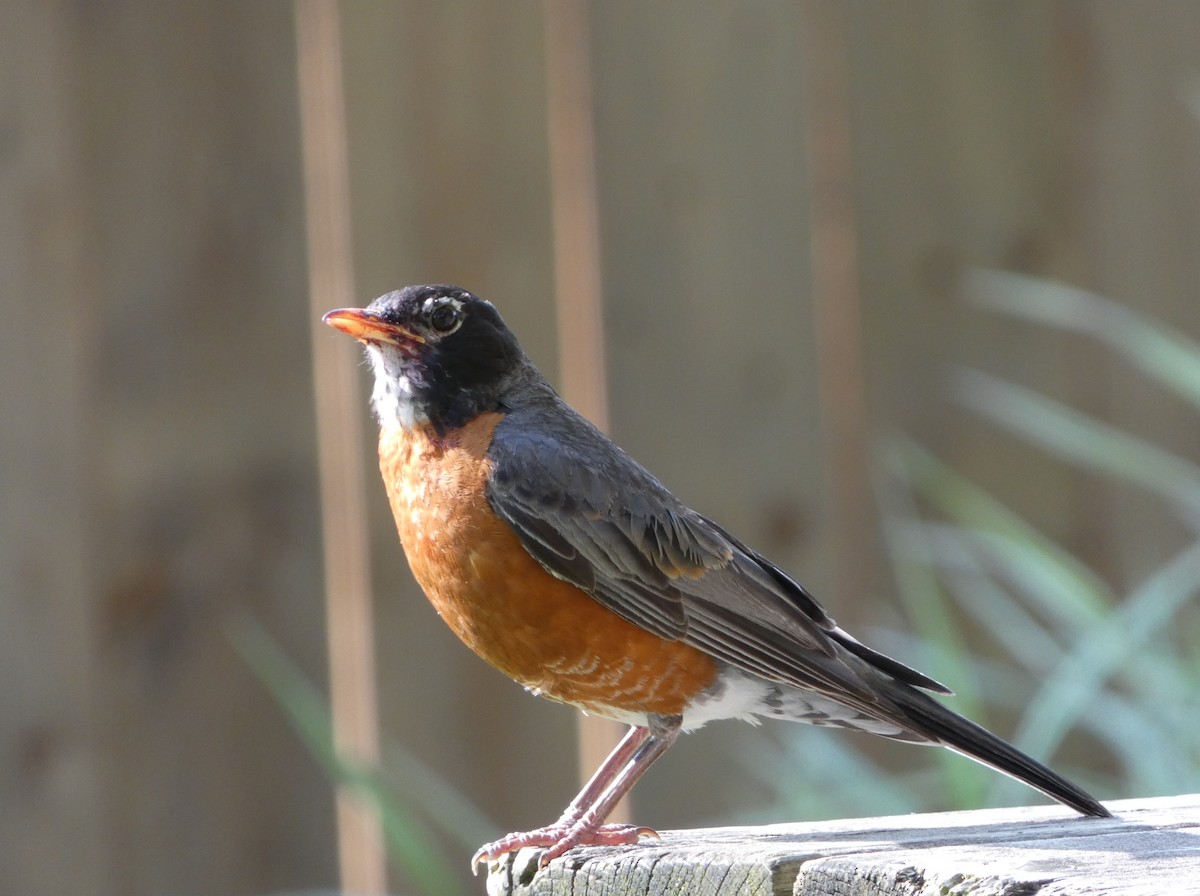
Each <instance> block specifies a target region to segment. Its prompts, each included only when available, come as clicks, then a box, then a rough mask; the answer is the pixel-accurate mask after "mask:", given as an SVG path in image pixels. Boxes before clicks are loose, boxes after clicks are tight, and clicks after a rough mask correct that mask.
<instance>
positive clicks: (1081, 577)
mask: <svg viewBox="0 0 1200 896" xmlns="http://www.w3.org/2000/svg"><path fill="white" fill-rule="evenodd" d="M967 291H968V294H969V296H970V298H971V300H972V302H973V303H974V304H975V306H976V307H978V308H980V309H983V310H986V311H988V312H991V313H996V314H1004V315H1007V316H1010V317H1013V318H1017V319H1021V320H1025V321H1028V322H1030V323H1033V324H1036V325H1038V326H1042V327H1054V328H1058V329H1062V330H1069V331H1073V332H1075V333H1078V334H1082V335H1084V336H1088V337H1091V338H1094V339H1096V340H1098V341H1099V342H1100V343H1101V344H1103V345H1105V346H1106V347H1108V348H1110V349H1111V350H1112V351H1113V352H1114V353H1115V356H1116V357H1117V358H1119V359H1121V360H1122V361H1123V362H1124V363H1126V364H1128V365H1129V366H1131V367H1132V368H1133V369H1134V370H1136V371H1139V372H1140V373H1141V374H1143V375H1144V376H1145V377H1146V378H1147V379H1148V381H1149V385H1150V386H1152V387H1155V388H1162V389H1166V390H1168V391H1169V392H1170V393H1172V394H1174V395H1175V396H1177V397H1178V398H1179V399H1182V400H1183V401H1184V402H1186V403H1187V404H1189V405H1190V406H1192V407H1193V408H1196V409H1200V344H1197V343H1196V342H1193V341H1191V340H1189V339H1187V338H1186V337H1184V336H1181V335H1180V334H1178V333H1174V332H1171V331H1170V330H1168V329H1166V328H1165V327H1162V326H1160V325H1158V324H1157V323H1155V322H1153V321H1150V320H1148V319H1146V318H1144V317H1142V316H1140V315H1138V314H1135V313H1134V312H1132V311H1130V310H1128V309H1126V308H1123V307H1121V306H1120V305H1117V304H1115V303H1113V302H1111V301H1109V300H1107V299H1103V298H1101V297H1099V296H1095V295H1092V294H1090V293H1087V292H1084V291H1082V290H1078V289H1073V288H1071V287H1067V286H1064V285H1061V284H1057V283H1051V282H1047V281H1043V280H1037V279H1033V278H1029V277H1023V276H1018V275H1015V274H1009V273H1002V272H995V271H980V272H975V273H974V274H972V275H971V276H970V277H969V278H968V280H967ZM954 386H955V393H956V395H957V397H958V398H959V399H960V400H961V401H962V402H963V403H964V405H965V406H966V407H967V408H969V409H970V410H972V411H973V412H975V413H977V414H979V415H981V416H982V417H984V418H986V419H988V420H990V421H991V422H992V423H994V424H996V425H998V426H1000V427H1001V428H1003V429H1004V430H1006V431H1008V432H1009V433H1011V434H1013V435H1015V436H1017V437H1019V438H1021V439H1024V440H1026V441H1028V442H1030V443H1032V444H1034V445H1036V446H1039V447H1041V448H1042V449H1044V450H1046V451H1049V452H1052V453H1053V454H1055V455H1057V456H1058V457H1059V458H1061V459H1062V460H1063V461H1064V462H1066V463H1069V464H1071V465H1074V466H1076V467H1078V468H1080V469H1086V470H1089V471H1092V472H1093V473H1094V474H1097V475H1100V476H1104V477H1109V478H1111V479H1113V480H1118V481H1121V482H1124V483H1128V484H1132V485H1133V486H1135V487H1137V488H1139V489H1142V490H1144V491H1146V492H1148V493H1149V494H1150V495H1151V496H1153V497H1154V498H1156V499H1157V500H1158V501H1159V502H1160V503H1161V505H1162V507H1163V511H1164V514H1165V515H1167V516H1169V517H1174V518H1177V519H1179V520H1181V521H1182V522H1183V524H1184V525H1183V527H1182V529H1183V533H1184V534H1183V537H1182V541H1183V542H1185V546H1184V547H1183V548H1182V549H1181V550H1178V551H1177V552H1176V553H1175V554H1174V555H1173V556H1170V557H1169V558H1168V559H1166V560H1165V562H1161V565H1159V566H1158V567H1157V568H1155V569H1152V570H1151V571H1150V572H1149V573H1148V574H1146V575H1145V576H1144V577H1143V578H1142V580H1141V581H1140V582H1137V583H1135V584H1134V585H1133V586H1132V587H1130V588H1128V589H1124V590H1125V593H1123V594H1122V593H1119V589H1117V588H1114V587H1113V586H1112V585H1111V584H1109V583H1107V582H1105V581H1104V580H1103V578H1102V577H1101V576H1100V575H1099V574H1098V573H1096V572H1095V571H1093V570H1091V569H1089V568H1088V567H1087V565H1086V564H1085V563H1083V562H1082V561H1081V560H1079V559H1078V558H1077V557H1075V556H1073V555H1072V554H1071V553H1070V552H1068V551H1067V550H1065V549H1063V548H1062V547H1061V546H1059V545H1057V544H1055V543H1054V542H1053V541H1052V540H1050V539H1048V538H1047V537H1046V536H1045V535H1043V534H1042V533H1040V532H1038V531H1037V530H1036V529H1035V528H1034V527H1033V526H1031V525H1030V524H1029V523H1027V522H1026V521H1025V520H1023V519H1022V518H1021V517H1020V516H1019V515H1017V514H1016V513H1014V512H1013V511H1012V510H1010V509H1009V508H1007V507H1006V506H1004V504H1003V503H1001V502H1000V501H999V500H997V499H996V498H995V497H993V496H991V495H989V494H987V493H986V492H985V491H983V490H982V489H981V488H979V487H978V486H977V485H975V484H973V483H972V482H970V481H969V480H968V479H966V478H964V477H963V476H961V475H959V474H958V473H956V472H955V471H954V470H953V469H951V468H950V467H949V466H947V465H946V464H944V463H942V462H941V461H940V460H939V459H938V458H936V457H935V456H934V455H933V454H931V453H930V452H929V451H927V450H925V449H924V448H923V447H921V446H920V445H918V444H917V443H915V442H913V441H912V440H910V439H907V438H903V437H895V438H892V439H890V440H888V442H887V444H886V445H885V446H884V450H883V462H882V465H881V466H882V468H883V474H884V475H883V476H882V477H881V482H882V485H881V488H880V489H879V496H880V505H881V511H882V518H883V524H884V533H885V541H886V544H887V547H888V551H889V555H890V558H891V562H892V567H893V570H894V573H895V578H896V582H897V586H898V591H899V594H900V598H901V602H902V604H903V606H904V609H905V612H906V616H907V618H908V624H909V626H910V627H911V629H912V630H913V631H914V632H915V633H916V634H915V637H914V638H912V639H909V640H907V643H906V639H905V637H904V636H900V635H897V634H896V633H890V634H889V633H884V635H883V640H884V641H885V642H886V643H885V646H886V647H888V648H889V649H892V650H894V651H896V652H897V653H899V654H900V655H901V656H903V657H906V658H909V659H912V660H914V662H915V663H916V665H917V666H918V667H920V668H922V669H924V670H925V671H928V672H930V673H931V674H932V675H933V676H934V677H935V678H939V679H941V680H943V681H947V682H949V683H951V684H952V685H954V686H955V687H956V689H957V690H958V691H959V695H958V697H957V698H955V699H954V700H953V701H952V704H951V705H952V706H953V707H954V708H955V709H956V710H958V711H961V712H963V713H964V714H965V715H968V716H970V717H972V718H974V719H976V720H977V721H980V722H981V723H983V724H988V720H989V716H994V715H997V714H998V713H1000V712H1003V713H1005V714H1007V715H1009V716H1010V717H1011V716H1012V715H1014V714H1015V715H1016V716H1017V717H1018V718H1019V722H1018V724H1017V727H1016V730H1015V733H1014V734H1013V735H1012V737H1011V739H1012V740H1013V742H1014V743H1016V744H1017V745H1018V746H1019V747H1021V748H1022V749H1024V750H1026V751H1027V752H1029V753H1031V754H1032V755H1034V756H1036V757H1039V758H1041V759H1043V760H1046V761H1048V762H1050V763H1051V764H1053V765H1054V766H1055V767H1056V768H1058V769H1060V770H1061V771H1063V772H1064V773H1066V774H1067V775H1069V776H1071V777H1073V778H1076V779H1077V780H1079V781H1080V782H1081V783H1082V784H1084V785H1085V786H1087V787H1089V788H1093V789H1094V790H1095V791H1096V792H1097V793H1098V794H1099V795H1100V796H1102V797H1112V796H1117V795H1121V796H1150V795H1155V794H1163V793H1171V792H1178V791H1179V790H1180V789H1181V788H1186V787H1188V786H1192V785H1194V782H1195V780H1196V778H1197V774H1198V772H1200V724H1197V722H1196V721H1195V719H1196V718H1197V709H1200V706H1198V705H1197V697H1196V694H1197V693H1200V689H1198V685H1200V663H1197V658H1198V657H1197V648H1196V645H1197V644H1198V643H1200V618H1198V615H1197V612H1196V609H1195V606H1194V605H1195V598H1196V595H1197V592H1198V591H1200V538H1197V533H1196V527H1197V521H1200V466H1197V464H1195V463H1194V462H1193V461H1192V460H1190V459H1186V458H1183V457H1180V456H1178V455H1176V454H1173V453H1171V452H1169V451H1168V450H1166V449H1164V448H1162V447H1160V446H1158V445H1156V444H1153V443H1152V442H1150V441H1148V440H1146V439H1144V438H1142V437H1141V436H1138V435H1136V434H1134V433H1131V432H1128V431H1126V430H1124V429H1122V428H1120V427H1119V426H1117V425H1115V424H1113V423H1110V422H1105V421H1101V420H1098V419H1096V418H1094V417H1092V416H1090V415H1088V414H1085V413H1083V412H1081V411H1079V410H1078V409H1075V408H1072V407H1070V406H1067V405H1064V404H1061V403H1059V402H1057V401H1054V400H1052V399H1050V398H1048V397H1046V396H1044V395H1041V394H1038V393H1037V392H1034V391H1032V390H1030V389H1028V388H1025V387H1022V386H1017V385H1014V384H1012V383H1008V382H1004V381H1002V380H1000V379H997V378H996V377H994V376H992V375H990V374H986V373H983V372H981V371H977V370H964V371H959V372H958V373H957V374H956V376H955V382H954ZM1189 537H1190V538H1191V543H1190V544H1188V543H1186V542H1187V541H1188V538H1189ZM966 629H969V630H971V631H972V632H975V633H979V632H986V633H988V636H989V637H991V638H992V639H994V644H993V645H991V649H992V652H993V653H998V654H999V655H1000V656H1001V657H1002V659H1001V660H999V661H996V662H991V663H988V662H986V661H981V660H979V659H977V658H976V657H977V655H978V653H979V652H980V651H973V650H972V649H971V647H970V645H969V644H968V638H967V635H966V634H964V630H966ZM984 652H986V651H984ZM980 682H987V683H988V686H987V687H986V688H983V687H980V686H979V683H980ZM1018 695H1020V696H1018ZM1070 732H1079V734H1080V736H1081V737H1088V738H1090V739H1091V741H1092V743H1093V745H1094V746H1097V747H1099V749H1098V750H1096V749H1094V750H1093V751H1092V757H1093V759H1095V760H1096V761H1095V762H1089V764H1088V766H1087V767H1085V768H1072V767H1070V766H1069V764H1067V761H1066V759H1064V758H1062V757H1056V753H1057V752H1058V751H1059V750H1060V748H1061V747H1062V746H1063V744H1064V741H1065V740H1066V738H1067V736H1068V734H1069V733H1070ZM817 734H823V733H822V732H817ZM825 737H826V739H827V738H828V736H827V735H825ZM821 743H822V740H820V739H818V738H817V737H807V736H803V735H800V734H797V735H796V736H795V737H789V738H788V742H787V743H786V744H785V745H783V746H781V747H779V748H777V752H776V753H775V754H773V755H768V756H759V757H756V759H755V761H752V762H747V763H746V766H747V767H748V768H750V767H758V768H760V769H762V772H761V774H762V776H763V778H764V780H772V781H774V782H778V781H788V782H789V783H790V782H791V781H793V780H795V778H796V777H797V776H796V775H795V774H794V772H791V773H788V774H784V773H782V772H781V771H780V770H781V768H782V767H784V766H785V765H786V766H788V767H790V768H791V769H795V768H798V767H802V766H803V767H808V768H810V769H815V770H817V771H818V772H819V776H820V780H821V781H822V782H823V781H825V780H830V779H836V780H838V781H839V788H838V789H839V792H840V791H841V787H840V782H843V781H853V782H855V786H854V787H853V788H851V790H850V791H849V792H848V793H847V792H840V793H839V795H840V797H841V798H842V801H841V802H840V803H837V804H836V805H834V806H832V807H830V806H828V805H827V798H826V797H824V796H823V795H822V793H821V792H820V791H822V790H823V789H824V788H822V787H821V786H820V784H819V783H818V784H817V785H816V786H811V785H804V786H806V787H808V792H804V793H799V794H789V795H787V796H786V797H784V799H785V801H787V803H788V804H789V806H790V805H791V804H793V803H796V804H797V805H796V807H795V808H797V809H798V810H799V809H801V807H803V808H802V810H801V811H800V812H798V815H797V817H800V816H801V815H807V816H808V817H818V816H821V815H822V814H824V813H828V814H829V815H839V814H841V815H844V814H846V813H847V812H848V811H850V810H851V809H852V808H853V807H854V806H855V804H856V801H857V800H858V797H859V796H860V795H861V794H863V793H868V794H869V793H884V794H887V797H886V799H885V800H884V801H883V803H882V804H881V803H880V801H879V800H878V799H875V800H874V801H873V802H872V803H871V805H870V809H873V810H876V811H893V810H901V811H919V810H921V809H926V808H929V807H930V803H931V802H932V803H934V804H935V805H936V804H938V803H940V802H942V801H945V802H948V803H949V804H951V805H954V806H959V807H964V808H965V807H969V806H975V805H980V804H981V803H984V802H986V803H992V804H995V803H999V802H1013V801H1016V800H1021V799H1025V798H1028V799H1036V798H1037V797H1036V795H1034V794H1033V793H1032V791H1028V790H1027V789H1025V788H1023V787H1022V786H1021V785H1020V784H1019V783H1017V782H1013V781H1009V780H1008V779H1006V778H1004V777H1001V776H997V775H995V774H994V773H991V772H988V771H986V770H983V769H979V768H977V767H975V766H973V765H972V764H970V763H965V762H963V761H962V760H961V759H959V758H958V757H955V756H947V757H946V758H945V759H943V760H942V761H940V763H939V764H938V766H937V770H938V780H937V781H936V782H934V781H931V780H930V779H929V777H928V776H920V777H911V776H910V777H899V778H898V777H896V776H895V775H894V774H891V773H889V772H887V771H886V770H882V769H880V768H879V767H878V766H876V765H874V764H873V763H870V762H868V761H867V760H865V759H864V757H863V755H862V754H861V753H860V752H859V750H858V747H859V745H858V744H857V743H856V742H854V741H853V740H852V739H841V740H839V742H838V743H837V744H836V746H835V747H833V748H830V749H828V750H826V749H825V748H824V747H822V746H821ZM772 763H773V764H772ZM829 809H832V811H828V810H829Z"/></svg>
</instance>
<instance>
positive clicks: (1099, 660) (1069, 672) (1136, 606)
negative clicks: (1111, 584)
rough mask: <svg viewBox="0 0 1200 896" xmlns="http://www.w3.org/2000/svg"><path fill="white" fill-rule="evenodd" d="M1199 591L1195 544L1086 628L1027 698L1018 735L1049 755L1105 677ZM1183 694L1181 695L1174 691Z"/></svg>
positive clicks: (1198, 558) (1199, 549)
mask: <svg viewBox="0 0 1200 896" xmlns="http://www.w3.org/2000/svg"><path fill="white" fill-rule="evenodd" d="M1197 590H1200V544H1196V545H1193V546H1192V547H1190V548H1188V549H1187V550H1185V551H1183V552H1182V553H1180V554H1179V555H1178V556H1177V557H1176V558H1175V559H1173V560H1172V561H1170V562H1169V563H1167V564H1165V565H1164V566H1163V567H1161V568H1160V569H1159V570H1157V571H1156V572H1155V573H1154V575H1152V576H1150V578H1149V579H1147V580H1146V581H1145V582H1144V583H1143V584H1142V585H1141V586H1140V587H1138V588H1136V589H1134V591H1133V592H1132V593H1131V594H1130V595H1129V597H1128V598H1127V599H1126V601H1125V602H1124V603H1123V604H1121V605H1119V606H1118V607H1117V608H1115V609H1114V611H1113V612H1112V613H1110V614H1109V615H1108V617H1107V618H1106V619H1104V620H1103V621H1101V622H1100V623H1099V624H1098V625H1096V626H1094V627H1093V628H1092V629H1090V630H1089V631H1087V632H1085V633H1084V634H1083V635H1082V636H1081V638H1080V639H1079V640H1078V642H1077V643H1076V644H1075V645H1074V647H1073V648H1072V649H1071V650H1070V652H1069V653H1068V654H1067V655H1066V656H1065V657H1064V658H1063V659H1062V661H1061V662H1060V663H1059V664H1058V666H1057V667H1056V668H1055V669H1054V670H1053V671H1052V672H1051V674H1050V675H1049V676H1047V678H1046V679H1045V681H1044V683H1043V685H1042V687H1041V689H1040V691H1039V692H1038V693H1037V694H1036V695H1035V696H1034V698H1033V700H1032V701H1030V704H1029V710H1028V712H1027V713H1026V714H1025V717H1024V719H1023V720H1022V722H1021V726H1020V728H1019V729H1018V733H1017V739H1018V741H1019V742H1020V743H1021V744H1022V745H1023V746H1024V747H1025V748H1027V749H1030V750H1033V751H1035V752H1037V753H1039V754H1049V753H1052V752H1053V751H1054V750H1055V749H1057V748H1058V745H1059V743H1060V742H1061V741H1062V739H1063V737H1064V736H1065V735H1066V733H1067V732H1068V731H1069V730H1070V729H1071V728H1072V727H1073V726H1074V725H1075V724H1076V722H1077V721H1078V720H1079V718H1080V717H1081V716H1082V715H1083V714H1084V713H1085V712H1087V711H1088V708H1089V704H1090V703H1091V702H1092V701H1093V699H1094V698H1095V696H1096V695H1097V694H1098V693H1099V692H1100V690H1101V689H1102V688H1103V687H1104V684H1105V683H1106V681H1107V680H1108V679H1109V678H1110V677H1111V676H1112V675H1113V674H1115V672H1116V671H1117V670H1118V669H1119V668H1121V667H1122V666H1123V665H1124V664H1125V663H1127V662H1128V661H1130V660H1131V659H1132V658H1134V657H1135V656H1136V655H1137V654H1139V653H1140V652H1142V651H1143V650H1146V651H1149V650H1152V649H1153V647H1152V645H1151V644H1150V643H1149V642H1151V641H1152V640H1153V639H1155V638H1157V637H1159V636H1160V635H1162V634H1163V630H1164V629H1165V628H1166V627H1167V626H1168V625H1169V624H1170V623H1171V621H1172V620H1173V619H1174V618H1175V616H1176V615H1177V614H1178V612H1179V610H1180V608H1181V607H1183V606H1185V605H1186V604H1187V603H1188V602H1190V601H1191V600H1192V599H1193V598H1194V596H1195V595H1196V592H1197ZM1178 696H1185V695H1176V697H1178Z"/></svg>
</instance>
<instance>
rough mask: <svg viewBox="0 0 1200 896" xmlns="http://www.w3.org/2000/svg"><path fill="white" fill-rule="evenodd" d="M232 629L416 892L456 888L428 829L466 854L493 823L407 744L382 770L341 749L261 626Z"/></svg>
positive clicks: (247, 623)
mask: <svg viewBox="0 0 1200 896" xmlns="http://www.w3.org/2000/svg"><path fill="white" fill-rule="evenodd" d="M230 635H231V638H232V640H233V642H234V645H235V646H236V647H237V649H238V652H239V653H240V654H241V655H242V657H243V659H245V661H246V663H247V664H248V665H249V666H250V668H251V669H252V670H253V671H254V672H255V674H256V675H257V676H258V678H259V679H260V680H261V681H262V683H263V684H264V686H265V687H266V688H267V690H268V691H270V693H271V695H272V696H273V697H274V698H275V699H276V701H277V702H278V703H279V705H280V706H281V707H282V708H283V710H284V713H285V714H286V715H287V718H288V721H290V722H291V724H292V726H293V727H294V728H295V729H296V731H297V733H298V734H299V735H300V736H301V738H302V739H303V741H304V743H305V745H306V746H307V747H308V748H309V750H310V751H311V752H312V754H313V755H314V756H315V757H316V758H317V760H318V761H319V762H320V763H321V765H322V766H324V768H325V770H326V772H327V773H328V774H329V777H330V779H331V780H332V781H334V782H335V783H336V784H337V785H338V786H340V787H344V788H346V789H348V790H349V791H350V792H352V793H354V794H355V795H356V796H358V797H360V798H361V799H362V800H363V801H364V802H365V803H367V804H368V805H371V806H373V807H374V808H375V809H376V811H378V812H379V817H380V820H381V822H382V826H383V833H384V837H385V840H386V843H387V847H388V852H389V854H390V856H391V858H392V860H393V861H394V862H395V863H396V865H397V867H399V868H400V869H402V870H403V872H404V874H405V875H406V876H407V878H408V879H409V880H410V881H411V882H412V884H413V886H414V887H415V888H416V889H417V891H419V892H421V893H426V894H435V893H436V894H439V896H441V894H452V893H456V892H459V886H458V875H456V874H455V873H454V871H453V869H452V868H451V864H450V861H449V860H448V859H447V857H446V856H445V854H444V853H443V851H442V850H441V849H440V848H439V847H438V845H437V843H436V842H435V841H434V840H433V839H432V838H431V837H430V835H429V832H430V830H431V829H438V830H441V831H443V832H445V833H447V834H449V835H450V836H451V837H452V838H454V839H455V840H456V841H457V842H458V843H460V844H461V845H462V846H464V847H465V849H466V850H467V851H468V854H469V853H470V852H474V851H475V848H476V846H478V844H480V843H482V842H484V841H485V840H487V839H489V838H490V836H491V834H492V833H493V831H494V826H493V825H491V824H490V822H488V820H487V819H486V818H484V817H483V816H482V815H481V813H480V812H479V810H478V809H476V808H475V807H474V805H472V804H471V802H470V801H469V800H467V799H466V798H465V797H464V796H462V794H460V793H459V792H458V791H457V790H455V789H454V787H453V786H451V785H450V784H449V783H448V782H446V781H445V780H444V779H443V778H442V777H441V776H439V775H438V774H437V773H436V772H435V771H433V770H432V769H431V768H429V767H428V766H426V765H425V764H424V763H422V762H421V761H420V760H419V759H417V757H415V756H413V755H412V754H411V753H408V752H407V751H405V750H402V749H399V748H396V747H392V748H389V749H388V751H387V756H386V757H385V760H384V766H385V768H386V769H387V771H386V772H384V771H381V770H379V769H375V768H365V767H363V766H362V765H360V764H356V763H353V762H351V761H349V760H347V759H346V758H345V757H344V756H341V755H339V753H338V751H337V750H336V749H335V748H334V742H333V726H332V719H331V718H330V714H329V707H328V704H327V702H326V698H325V697H324V696H323V695H321V694H320V693H319V692H318V691H317V689H316V688H314V687H313V686H312V685H311V684H310V683H309V682H308V681H307V680H305V678H304V676H303V675H302V674H301V672H300V670H299V669H297V668H296V666H295V665H294V664H293V663H292V662H291V660H289V659H288V658H287V656H286V655H285V654H284V653H283V651H282V650H281V649H280V647H279V645H278V644H276V643H275V641H274V640H273V639H272V638H271V636H270V635H269V634H267V632H266V631H265V630H264V629H263V628H262V626H260V625H259V624H258V623H256V622H254V621H252V620H249V619H244V620H242V621H241V622H240V623H239V624H238V625H236V626H233V627H232V628H231V631H230ZM460 861H461V859H460ZM463 864H465V862H464V863H463Z"/></svg>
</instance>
